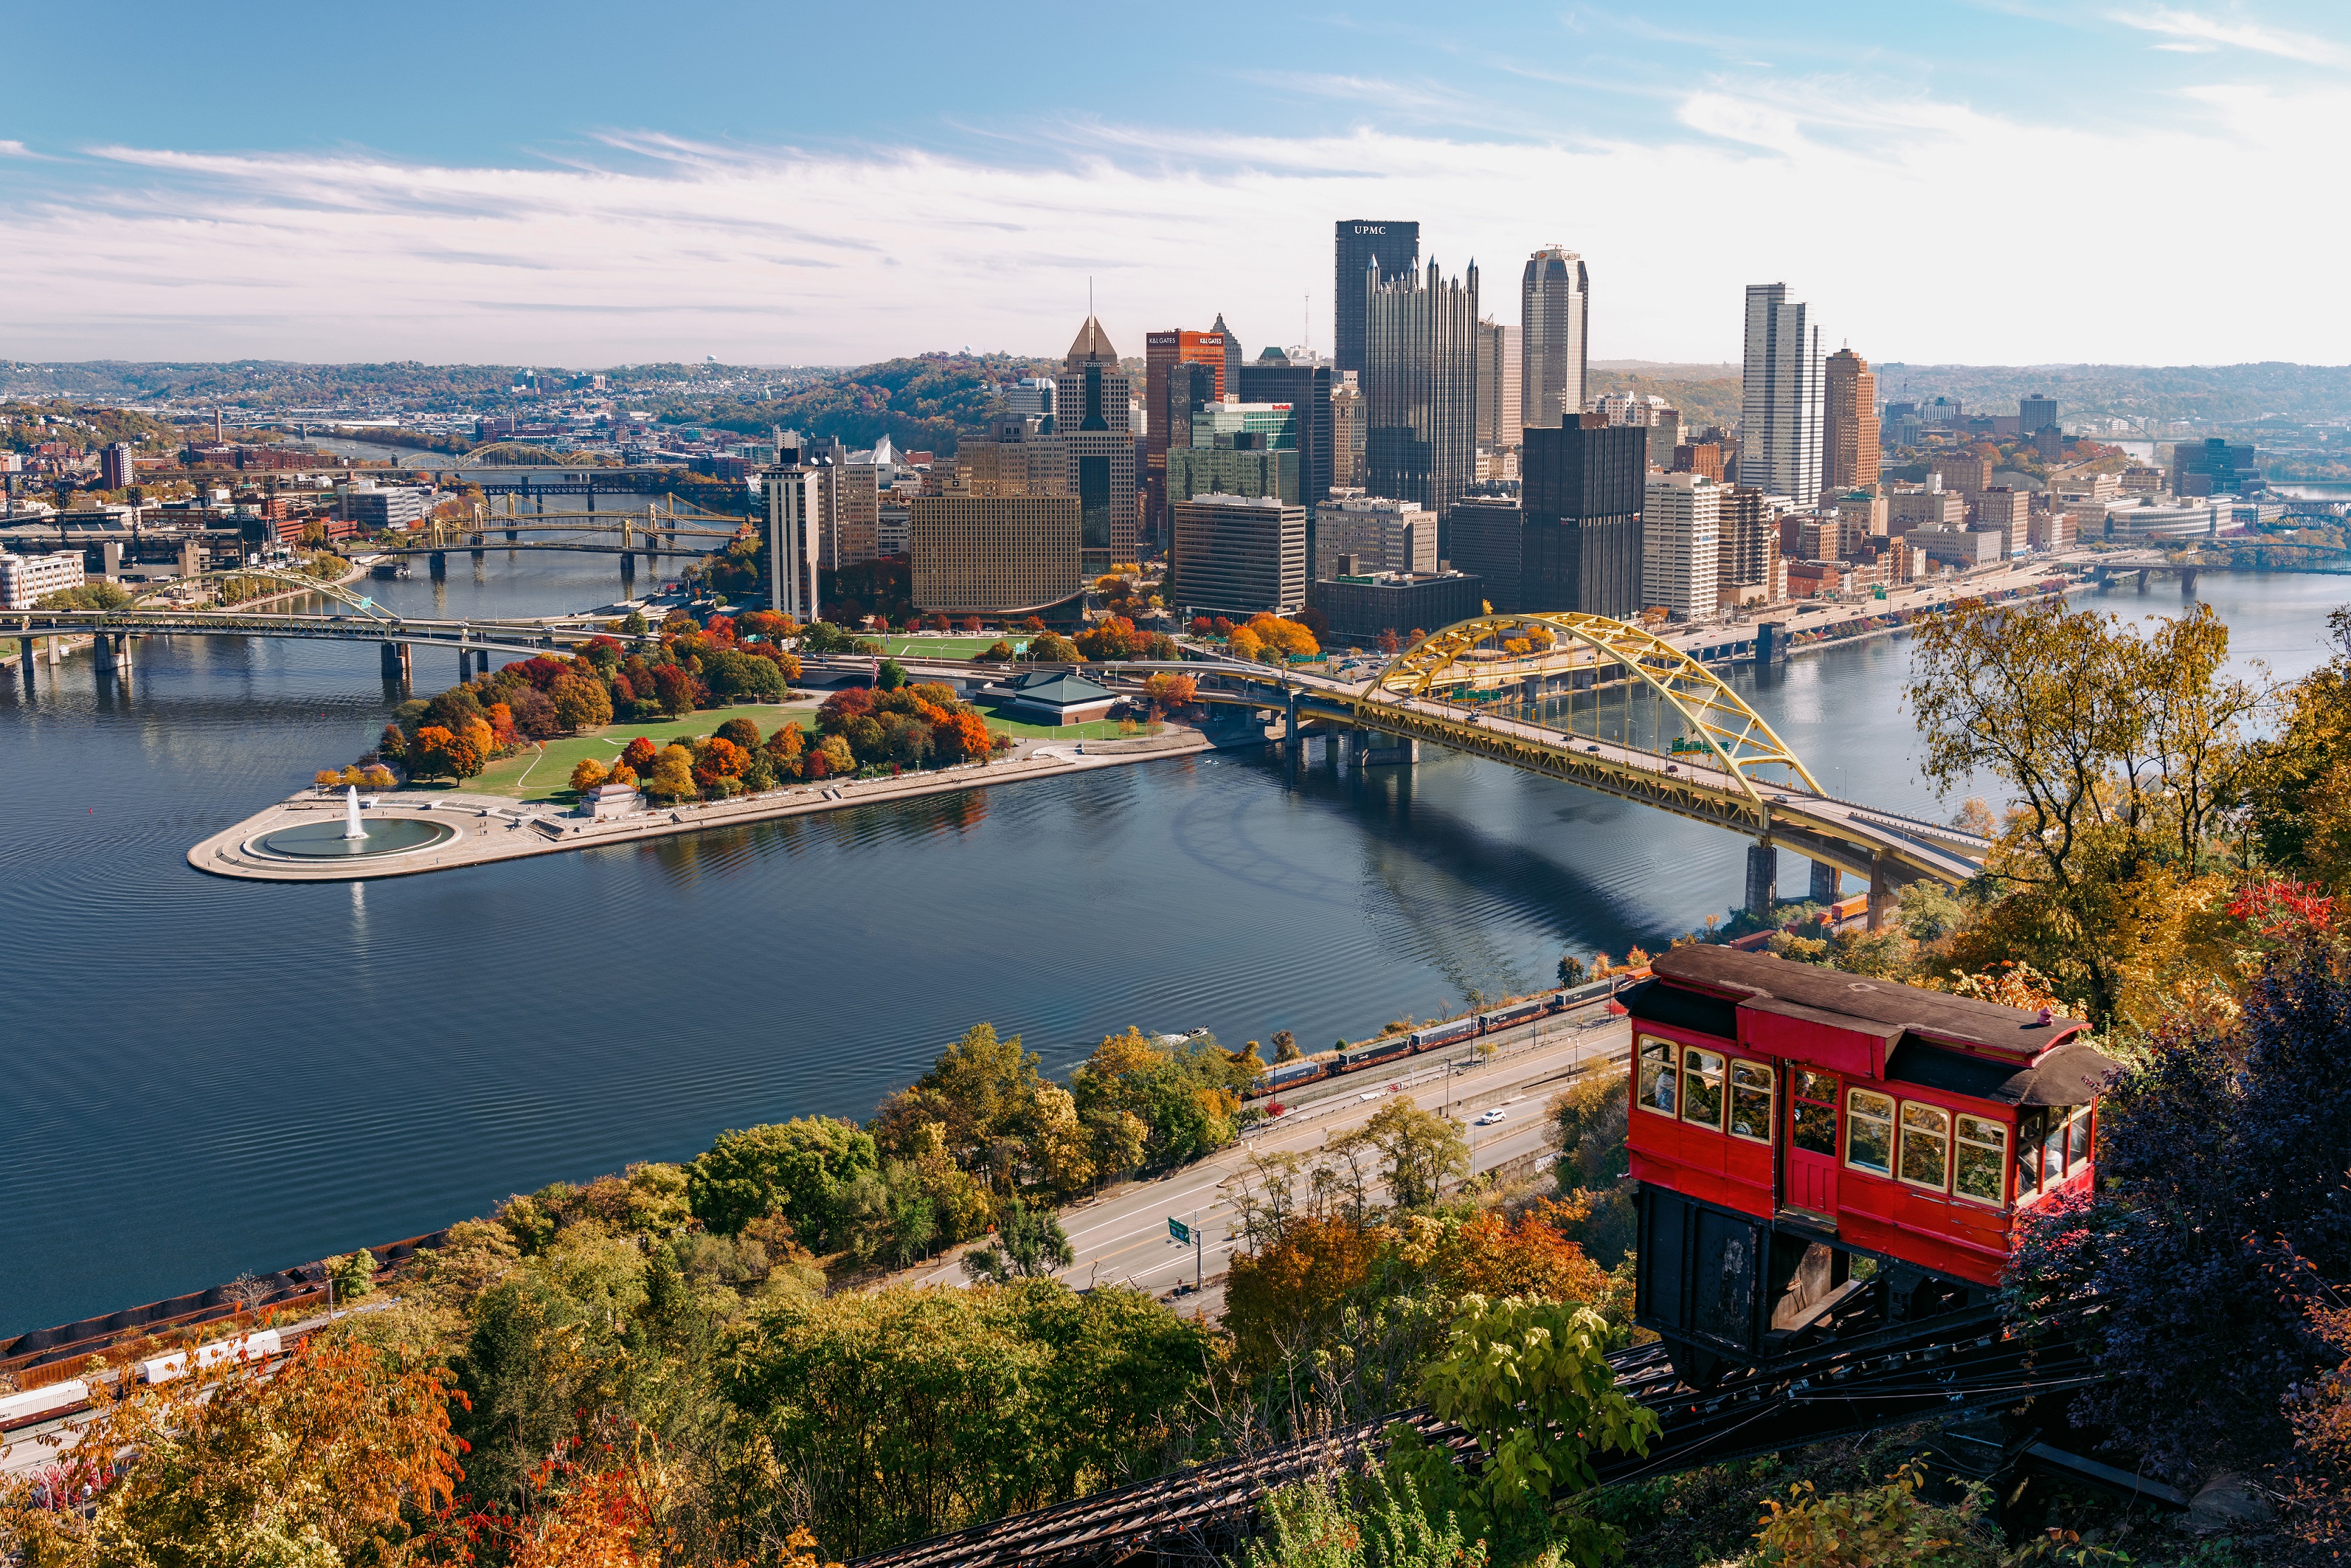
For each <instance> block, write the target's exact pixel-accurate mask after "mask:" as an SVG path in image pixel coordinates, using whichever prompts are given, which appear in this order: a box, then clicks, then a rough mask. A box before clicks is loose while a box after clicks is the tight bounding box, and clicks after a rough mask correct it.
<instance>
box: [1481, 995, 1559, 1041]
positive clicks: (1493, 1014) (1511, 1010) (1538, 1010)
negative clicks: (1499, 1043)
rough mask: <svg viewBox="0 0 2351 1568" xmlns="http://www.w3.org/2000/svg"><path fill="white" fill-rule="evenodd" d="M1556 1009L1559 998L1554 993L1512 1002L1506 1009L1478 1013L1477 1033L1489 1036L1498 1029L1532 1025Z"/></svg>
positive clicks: (1500, 1008)
mask: <svg viewBox="0 0 2351 1568" xmlns="http://www.w3.org/2000/svg"><path fill="white" fill-rule="evenodd" d="M1558 1009H1559V997H1558V993H1556V992H1553V993H1552V994H1550V995H1546V996H1540V997H1530V998H1527V999H1526V1000H1525V1001H1522V1002H1512V1003H1510V1005H1509V1006H1508V1007H1499V1008H1495V1009H1491V1010H1490V1011H1487V1012H1482V1013H1479V1015H1478V1032H1479V1034H1491V1033H1492V1032H1493V1031H1494V1030H1498V1029H1512V1028H1515V1027H1517V1026H1518V1025H1520V1024H1522V1023H1532V1022H1533V1021H1534V1020H1535V1019H1539V1018H1541V1017H1543V1016H1544V1015H1545V1014H1547V1013H1552V1012H1555V1011H1557V1010H1558Z"/></svg>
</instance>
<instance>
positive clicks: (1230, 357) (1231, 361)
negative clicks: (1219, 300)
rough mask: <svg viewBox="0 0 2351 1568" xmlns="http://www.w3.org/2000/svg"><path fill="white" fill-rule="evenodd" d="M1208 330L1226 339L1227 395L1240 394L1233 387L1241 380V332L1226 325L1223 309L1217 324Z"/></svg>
mask: <svg viewBox="0 0 2351 1568" xmlns="http://www.w3.org/2000/svg"><path fill="white" fill-rule="evenodd" d="M1208 330H1209V331H1211V332H1214V333H1215V334H1216V335H1217V337H1218V338H1221V339H1222V340H1224V344H1225V395H1226V396H1227V397H1235V396H1238V393H1237V392H1235V391H1234V390H1233V389H1234V386H1235V384H1236V383H1237V382H1238V380H1239V377H1240V373H1241V340H1240V334H1239V333H1238V332H1236V331H1234V330H1233V329H1231V328H1230V327H1228V326H1226V325H1225V313H1224V312H1223V311H1221V310H1219V311H1217V324H1216V325H1215V326H1213V327H1211V328H1209V329H1208Z"/></svg>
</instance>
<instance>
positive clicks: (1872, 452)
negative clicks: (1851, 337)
mask: <svg viewBox="0 0 2351 1568" xmlns="http://www.w3.org/2000/svg"><path fill="white" fill-rule="evenodd" d="M1823 387H1824V391H1823V402H1825V404H1826V410H1827V412H1826V414H1825V423H1826V424H1827V426H1828V433H1827V435H1826V438H1825V444H1823V447H1822V450H1821V486H1822V487H1823V489H1828V490H1850V489H1852V488H1854V487H1855V486H1866V485H1875V484H1876V483H1877V377H1876V375H1875V374H1874V373H1872V371H1870V368H1869V361H1867V360H1865V359H1863V358H1862V357H1861V356H1860V355H1859V354H1856V353H1855V352H1854V351H1853V350H1852V349H1850V348H1844V349H1839V350H1837V351H1836V352H1835V353H1834V354H1831V355H1830V356H1829V359H1828V369H1827V373H1826V376H1825V378H1824V382H1823Z"/></svg>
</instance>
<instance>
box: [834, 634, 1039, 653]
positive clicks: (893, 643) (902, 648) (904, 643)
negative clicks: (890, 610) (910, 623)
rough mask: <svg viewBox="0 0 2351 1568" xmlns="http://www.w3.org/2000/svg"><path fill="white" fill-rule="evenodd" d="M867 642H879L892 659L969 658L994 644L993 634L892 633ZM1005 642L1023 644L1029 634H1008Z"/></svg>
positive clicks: (984, 651)
mask: <svg viewBox="0 0 2351 1568" xmlns="http://www.w3.org/2000/svg"><path fill="white" fill-rule="evenodd" d="M867 641H868V642H873V643H881V644H882V648H883V652H884V653H888V654H889V655H890V656H891V657H892V658H893V659H921V658H932V659H968V658H972V657H974V656H976V655H977V654H980V653H986V652H987V650H988V649H990V648H992V647H994V646H995V645H996V641H997V640H996V638H995V637H994V636H993V635H989V636H986V637H901V636H897V635H895V634H893V635H891V636H888V637H872V638H868V639H867ZM1004 641H1006V642H1008V643H1025V642H1027V641H1028V633H1026V632H1011V633H1009V634H1008V635H1007V636H1006V637H1005V639H1004Z"/></svg>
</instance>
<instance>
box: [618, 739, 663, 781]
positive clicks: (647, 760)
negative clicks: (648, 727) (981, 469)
mask: <svg viewBox="0 0 2351 1568" xmlns="http://www.w3.org/2000/svg"><path fill="white" fill-rule="evenodd" d="M660 755H661V747H658V746H655V745H654V744H653V742H652V741H651V740H648V739H647V738H646V737H643V736H642V735H641V736H639V737H636V739H634V740H632V741H631V742H629V744H628V746H627V747H625V748H623V749H622V752H621V760H622V762H624V763H626V764H627V765H628V768H629V771H631V772H632V773H643V771H644V770H645V769H646V768H651V767H652V766H653V758H656V757H658V756H660Z"/></svg>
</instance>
